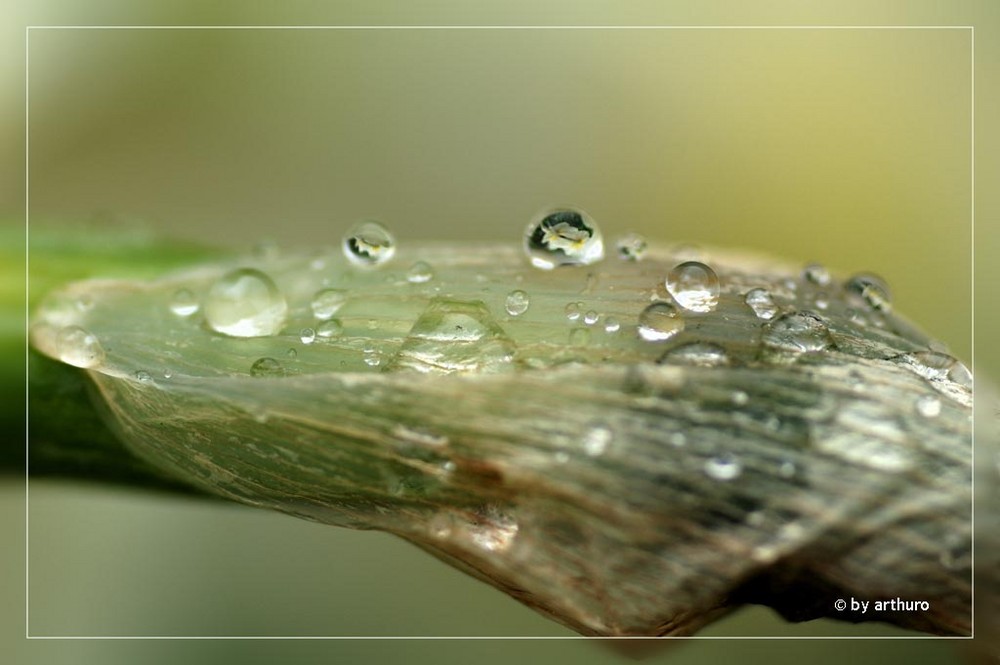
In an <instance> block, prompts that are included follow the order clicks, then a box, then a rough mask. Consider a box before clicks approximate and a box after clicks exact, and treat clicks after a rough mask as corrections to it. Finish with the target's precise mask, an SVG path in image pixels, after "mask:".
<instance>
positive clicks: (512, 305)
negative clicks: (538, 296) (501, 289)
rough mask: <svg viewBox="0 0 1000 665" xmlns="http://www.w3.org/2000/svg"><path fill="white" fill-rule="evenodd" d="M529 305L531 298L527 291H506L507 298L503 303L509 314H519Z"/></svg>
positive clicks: (525, 310) (526, 309)
mask: <svg viewBox="0 0 1000 665" xmlns="http://www.w3.org/2000/svg"><path fill="white" fill-rule="evenodd" d="M529 305H531V298H530V297H529V296H528V294H527V292H525V291H521V290H520V289H518V290H516V291H511V292H510V293H508V294H507V300H506V302H505V303H504V307H505V309H506V310H507V313H508V314H510V315H511V316H521V315H522V314H524V313H525V312H527V311H528V306H529Z"/></svg>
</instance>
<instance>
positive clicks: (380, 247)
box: [341, 220, 396, 267]
mask: <svg viewBox="0 0 1000 665" xmlns="http://www.w3.org/2000/svg"><path fill="white" fill-rule="evenodd" d="M341 248H342V249H343V250H344V256H346V257H347V259H348V260H349V261H350V262H351V263H353V264H354V265H356V266H362V267H374V266H380V265H382V264H384V263H385V262H386V261H388V260H389V259H391V258H392V255H393V254H395V253H396V239H395V238H394V237H393V235H392V234H391V233H390V232H389V229H387V228H386V227H385V226H383V225H382V224H381V223H379V222H376V221H373V220H363V221H361V222H358V223H357V224H355V225H354V226H352V227H351V228H350V230H349V231H348V232H347V233H345V234H344V238H343V240H342V242H341Z"/></svg>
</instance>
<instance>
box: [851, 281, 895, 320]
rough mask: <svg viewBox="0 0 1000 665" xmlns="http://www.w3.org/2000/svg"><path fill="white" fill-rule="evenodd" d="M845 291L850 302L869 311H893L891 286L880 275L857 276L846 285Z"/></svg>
mask: <svg viewBox="0 0 1000 665" xmlns="http://www.w3.org/2000/svg"><path fill="white" fill-rule="evenodd" d="M844 290H845V291H847V297H848V299H849V300H851V301H852V302H853V303H855V304H857V305H860V306H862V307H864V308H867V309H869V310H877V311H881V312H888V311H890V310H891V309H892V298H891V297H890V295H889V285H888V284H886V283H885V280H883V279H882V278H881V277H879V276H878V275H873V274H872V273H860V274H857V275H855V276H854V277H851V278H850V279H849V280H847V281H846V282H845V283H844Z"/></svg>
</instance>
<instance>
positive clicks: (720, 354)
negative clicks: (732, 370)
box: [657, 342, 729, 367]
mask: <svg viewBox="0 0 1000 665" xmlns="http://www.w3.org/2000/svg"><path fill="white" fill-rule="evenodd" d="M657 362H658V363H660V364H661V365H701V366H703V367H719V366H721V365H728V364H729V355H728V354H727V353H726V350H725V349H724V348H722V347H721V346H719V345H718V344H713V343H712V342H690V343H688V344H682V345H680V346H675V347H674V348H672V349H670V350H669V351H667V352H666V353H664V354H663V355H662V356H660V359H659V360H658V361H657Z"/></svg>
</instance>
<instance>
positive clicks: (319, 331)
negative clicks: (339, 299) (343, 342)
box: [307, 319, 344, 339]
mask: <svg viewBox="0 0 1000 665" xmlns="http://www.w3.org/2000/svg"><path fill="white" fill-rule="evenodd" d="M307 330H308V328H307ZM342 334H344V324H343V323H341V322H340V319H330V320H329V321H324V322H323V323H321V324H319V325H318V326H316V333H315V335H314V336H313V339H315V338H316V337H322V338H323V339H330V338H331V337H340V336H341V335H342Z"/></svg>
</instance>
